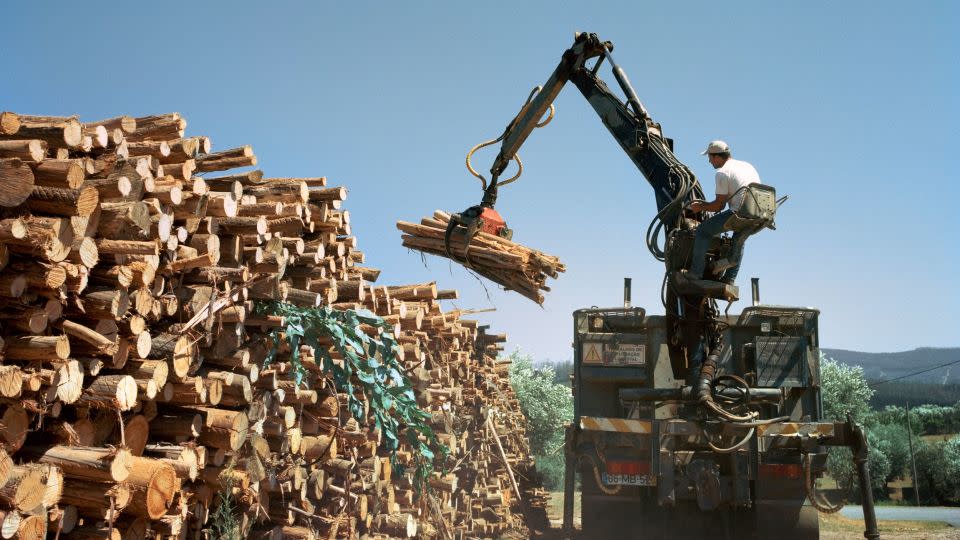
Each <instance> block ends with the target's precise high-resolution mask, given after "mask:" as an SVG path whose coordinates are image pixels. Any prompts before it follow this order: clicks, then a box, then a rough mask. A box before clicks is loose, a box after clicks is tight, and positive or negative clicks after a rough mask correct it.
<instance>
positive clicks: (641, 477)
mask: <svg viewBox="0 0 960 540" xmlns="http://www.w3.org/2000/svg"><path fill="white" fill-rule="evenodd" d="M601 480H603V483H604V484H606V485H608V486H655V485H657V483H656V481H654V478H653V476H652V475H649V474H610V473H603V474H602V475H601Z"/></svg>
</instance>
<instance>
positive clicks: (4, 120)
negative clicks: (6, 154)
mask: <svg viewBox="0 0 960 540" xmlns="http://www.w3.org/2000/svg"><path fill="white" fill-rule="evenodd" d="M18 131H20V115H18V114H17V113H12V112H7V111H0V135H15V134H16V133H17V132H18Z"/></svg>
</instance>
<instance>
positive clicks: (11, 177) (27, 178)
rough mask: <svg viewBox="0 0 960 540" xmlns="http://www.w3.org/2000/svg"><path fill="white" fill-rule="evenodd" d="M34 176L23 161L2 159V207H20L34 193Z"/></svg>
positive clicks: (0, 182) (0, 188) (0, 184)
mask: <svg viewBox="0 0 960 540" xmlns="http://www.w3.org/2000/svg"><path fill="white" fill-rule="evenodd" d="M33 187H34V174H33V171H32V170H30V167H29V166H28V165H27V164H26V163H25V162H23V161H21V160H19V159H17V158H12V159H0V206H7V207H12V206H19V205H20V204H22V203H23V202H24V201H26V200H27V198H28V197H30V194H31V193H33Z"/></svg>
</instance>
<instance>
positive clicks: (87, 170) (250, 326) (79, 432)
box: [0, 113, 543, 539]
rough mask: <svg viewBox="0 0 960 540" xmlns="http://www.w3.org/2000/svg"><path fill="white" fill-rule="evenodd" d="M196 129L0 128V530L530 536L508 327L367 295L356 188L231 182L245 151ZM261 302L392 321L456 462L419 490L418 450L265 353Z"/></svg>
mask: <svg viewBox="0 0 960 540" xmlns="http://www.w3.org/2000/svg"><path fill="white" fill-rule="evenodd" d="M185 127H186V121H185V120H184V119H183V118H182V117H181V116H180V115H178V114H176V113H172V114H163V115H157V116H148V117H141V118H132V117H126V116H124V117H117V118H111V119H107V120H102V121H97V122H88V123H81V122H80V121H79V120H78V119H76V118H66V117H43V116H26V115H16V114H12V113H0V336H2V343H0V351H2V354H0V360H2V361H0V537H2V538H12V537H16V538H44V537H45V536H46V535H47V534H48V533H49V535H50V537H54V535H64V537H69V538H124V539H127V538H205V537H206V538H215V537H220V536H223V535H224V534H229V533H230V532H231V531H232V532H235V533H239V534H240V536H239V537H250V538H319V537H327V538H354V537H361V536H366V537H370V538H392V537H414V536H416V537H421V538H461V537H494V536H497V535H499V534H501V533H503V532H505V531H507V530H511V529H512V530H521V529H522V528H523V527H524V518H523V515H522V514H523V512H521V510H523V509H530V508H533V509H538V508H539V509H542V506H543V504H542V503H543V497H542V496H543V493H542V491H539V490H538V489H537V488H536V486H531V485H530V483H529V481H528V480H529V478H530V476H531V475H530V474H529V473H530V470H531V469H530V468H531V467H532V461H531V459H530V457H529V451H528V448H527V445H526V440H525V438H524V436H523V433H524V432H523V426H524V419H523V417H522V414H520V412H519V406H518V404H517V402H516V399H515V397H514V395H513V393H512V390H511V389H510V386H509V381H508V379H507V372H506V367H505V365H504V364H502V363H498V362H497V360H496V357H497V353H498V351H499V349H500V347H501V345H500V344H501V343H503V341H505V336H503V335H490V334H488V333H486V332H485V331H484V328H482V327H480V326H479V325H478V322H477V321H475V320H470V319H466V318H464V315H467V314H468V313H466V312H463V311H458V310H452V311H444V310H443V309H442V308H441V305H440V303H441V301H442V300H450V299H455V298H456V296H457V295H456V291H449V290H438V289H437V286H436V284H434V283H427V284H418V285H403V286H386V285H376V284H375V283H376V281H377V279H378V277H379V274H380V271H379V270H377V269H375V268H370V267H366V266H363V265H364V259H365V256H364V253H363V252H361V251H360V250H358V249H357V242H356V238H355V237H354V236H352V235H351V226H350V214H349V212H348V211H346V210H344V209H342V208H341V205H342V202H343V200H344V199H345V197H346V189H345V188H342V187H330V186H327V183H326V179H325V178H265V177H264V175H263V173H262V172H261V171H259V170H249V169H245V170H244V171H236V170H234V169H238V168H249V167H252V166H255V165H256V164H257V159H256V157H255V156H254V154H253V152H252V150H251V148H250V147H249V146H244V147H240V148H235V149H230V150H226V151H219V152H214V151H213V150H212V148H211V143H210V140H209V139H208V138H206V137H186V136H185V132H184V130H185ZM258 300H281V301H285V302H289V303H292V304H296V305H299V306H305V307H311V306H321V305H325V306H333V307H334V308H335V309H340V310H349V309H367V310H370V311H372V312H374V313H376V314H377V315H379V316H380V317H382V318H383V319H384V320H385V321H387V322H388V323H389V324H390V325H391V326H392V328H393V329H394V335H395V336H396V338H397V341H398V343H399V347H398V349H397V351H396V352H397V353H398V355H399V356H400V357H401V358H402V361H403V363H404V365H405V367H406V369H407V373H408V374H409V376H410V378H411V380H412V382H413V384H414V386H415V388H416V394H417V400H418V402H419V404H420V405H421V406H422V408H423V409H424V410H426V411H428V412H429V413H430V414H431V418H432V422H431V424H432V427H433V428H434V430H435V432H436V433H437V434H438V438H439V439H440V441H441V442H442V443H444V444H445V445H446V446H447V447H448V448H449V450H450V452H449V455H447V456H446V457H445V458H443V457H438V458H437V461H436V463H435V467H436V470H437V472H435V473H434V474H433V476H432V477H431V478H430V480H429V487H430V489H428V490H427V491H425V492H424V493H425V494H424V495H423V496H418V495H417V489H416V488H417V486H415V485H414V484H413V480H412V476H411V473H410V471H406V472H404V473H401V472H400V471H399V470H398V469H397V468H396V466H397V465H401V466H402V465H406V464H410V463H412V461H413V455H412V452H411V451H410V449H409V447H407V446H405V445H401V447H400V449H399V450H397V451H395V452H392V453H389V454H388V453H387V452H385V451H384V449H383V445H382V444H381V440H382V434H381V433H380V432H378V431H377V430H376V429H375V428H374V427H373V424H372V422H370V421H369V416H362V417H361V418H360V419H359V420H358V419H357V418H354V417H353V416H352V415H351V413H350V412H349V411H348V410H347V407H346V404H347V396H346V395H345V394H344V393H343V392H344V389H343V388H339V387H338V386H337V385H335V384H334V383H333V382H332V379H330V378H329V377H328V376H327V375H326V368H327V367H329V366H324V365H323V362H322V360H321V359H320V358H321V355H319V354H318V353H319V351H314V350H310V349H309V348H305V347H304V348H303V350H301V351H299V352H300V359H301V362H302V363H303V365H304V366H306V368H307V378H306V380H305V381H303V383H302V384H300V385H298V384H296V383H295V382H294V380H293V379H292V378H291V377H290V374H291V372H292V371H293V368H292V366H291V354H290V353H291V351H290V350H289V348H285V347H284V346H283V345H281V346H279V348H278V349H277V350H272V348H273V347H274V342H273V341H272V340H271V339H270V338H269V336H270V335H271V333H272V332H274V331H275V330H276V329H278V328H282V327H283V324H284V321H283V320H282V318H281V317H277V316H271V315H263V314H259V313H257V312H255V311H254V309H253V308H254V302H256V301H258ZM331 350H333V349H332V347H331ZM271 353H272V356H274V358H273V360H272V362H270V363H269V364H268V363H265V360H266V359H267V358H268V356H271ZM333 356H334V358H336V354H333ZM357 397H359V398H360V399H362V398H363V396H362V395H358V396H357ZM521 501H522V502H523V504H521ZM524 505H525V506H524Z"/></svg>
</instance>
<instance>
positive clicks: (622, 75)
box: [604, 51, 650, 119]
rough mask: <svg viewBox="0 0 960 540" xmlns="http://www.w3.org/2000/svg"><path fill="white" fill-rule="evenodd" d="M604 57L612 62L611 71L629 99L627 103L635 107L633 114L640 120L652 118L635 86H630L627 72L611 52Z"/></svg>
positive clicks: (606, 52)
mask: <svg viewBox="0 0 960 540" xmlns="http://www.w3.org/2000/svg"><path fill="white" fill-rule="evenodd" d="M604 56H606V58H607V60H609V61H610V69H611V70H612V71H613V76H614V77H615V78H616V79H617V83H619V84H620V89H621V90H623V94H624V95H625V96H626V97H627V103H629V104H630V105H633V112H634V113H636V115H637V116H638V117H640V118H643V119H647V118H650V114H649V113H647V109H645V108H644V106H643V104H642V103H640V98H639V97H638V96H637V91H636V90H634V89H633V85H632V84H630V79H628V78H627V72H626V71H624V70H623V68H622V67H620V66H619V65H617V63H616V62H614V61H613V55H611V54H610V51H605V52H604Z"/></svg>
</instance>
